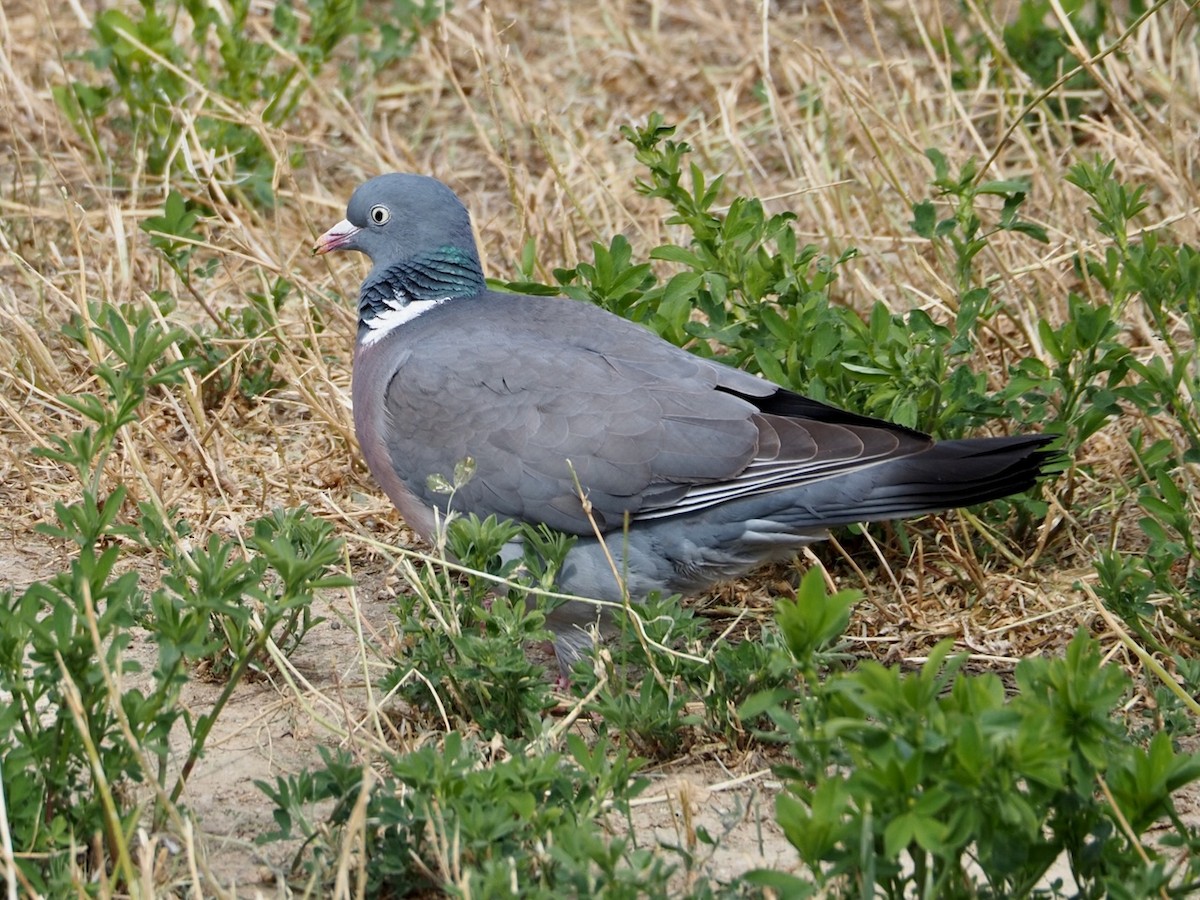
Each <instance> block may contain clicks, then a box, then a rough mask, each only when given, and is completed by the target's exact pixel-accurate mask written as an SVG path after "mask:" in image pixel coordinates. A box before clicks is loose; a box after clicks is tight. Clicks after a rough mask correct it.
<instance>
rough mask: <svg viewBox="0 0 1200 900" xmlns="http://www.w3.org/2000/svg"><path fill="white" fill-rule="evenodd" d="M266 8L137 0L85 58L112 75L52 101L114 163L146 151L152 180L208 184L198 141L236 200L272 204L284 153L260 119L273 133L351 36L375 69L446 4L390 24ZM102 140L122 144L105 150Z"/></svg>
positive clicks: (239, 0) (347, 0)
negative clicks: (191, 147) (265, 13)
mask: <svg viewBox="0 0 1200 900" xmlns="http://www.w3.org/2000/svg"><path fill="white" fill-rule="evenodd" d="M270 10H271V13H270V16H269V19H268V20H266V21H257V20H258V19H259V17H260V16H261V13H260V12H259V11H258V10H257V9H256V7H255V5H254V4H252V3H251V2H250V0H231V2H229V3H227V4H218V3H215V2H213V0H171V2H169V3H157V2H154V0H140V3H139V8H138V9H136V10H135V11H133V12H127V11H125V10H124V9H119V8H115V7H114V8H111V9H106V10H103V11H102V12H100V13H99V15H97V16H96V19H95V24H94V26H93V28H92V37H93V40H94V42H95V46H94V48H93V49H91V50H90V51H88V52H87V53H85V54H84V57H85V58H86V59H87V61H88V62H90V63H91V65H92V67H93V68H94V69H95V70H96V71H97V72H98V73H102V74H103V76H105V77H103V78H102V79H101V80H100V81H99V83H88V82H82V81H74V82H71V83H69V84H65V85H58V86H57V87H56V88H55V91H54V93H55V98H56V100H57V101H58V104H59V106H60V108H61V109H62V110H63V111H64V112H65V113H66V115H67V116H68V118H69V119H70V120H71V121H72V122H73V123H74V124H75V127H76V128H77V129H78V130H79V131H80V133H81V134H83V135H84V136H85V137H87V138H88V140H89V143H90V144H91V145H92V147H93V149H94V150H95V151H96V152H97V154H98V155H99V156H100V157H101V159H102V160H104V161H106V162H108V161H109V159H110V154H111V155H112V156H113V157H114V158H116V159H118V160H123V161H126V162H129V161H132V160H134V159H136V158H137V154H138V153H143V154H144V155H145V164H146V168H147V169H148V170H149V172H150V173H151V174H152V175H164V176H168V182H171V183H173V182H176V181H183V182H189V181H195V180H197V179H200V180H202V179H203V178H204V177H206V176H207V175H208V174H209V173H207V172H203V173H201V172H194V171H191V168H192V167H193V166H194V163H193V162H189V161H188V160H189V156H191V155H192V154H190V153H188V152H185V150H184V144H185V143H190V142H191V141H192V140H193V139H194V140H195V141H196V142H198V143H197V146H198V147H199V148H202V149H203V152H204V153H205V154H206V155H207V156H208V158H209V160H211V164H212V166H213V167H214V168H215V173H213V174H217V175H220V176H223V178H222V181H223V182H224V183H225V190H226V193H227V194H228V195H230V196H233V197H240V198H241V199H242V200H243V201H244V202H247V203H249V204H251V205H266V206H269V205H272V204H273V203H274V202H275V193H274V184H275V177H276V168H277V165H278V164H279V159H278V157H279V156H280V152H279V150H278V148H276V147H273V146H271V144H270V143H269V142H268V140H267V138H266V137H265V136H264V131H263V129H262V126H261V125H259V124H258V121H257V120H260V121H261V123H263V124H265V125H266V126H267V127H268V128H271V127H278V126H281V125H282V124H283V123H286V122H287V121H288V120H289V119H291V118H292V117H293V116H294V115H295V113H296V110H297V109H298V107H299V105H300V101H301V100H302V99H303V97H304V95H305V94H306V92H307V91H308V89H309V87H310V85H311V84H312V82H313V79H314V78H315V77H316V76H317V75H318V74H319V73H320V72H321V70H322V69H324V68H325V67H326V66H327V65H329V63H330V62H332V61H333V59H334V55H335V51H336V50H337V48H338V47H339V46H340V45H341V44H342V43H343V42H345V41H346V40H347V39H348V38H350V37H358V38H359V39H360V48H359V54H360V55H361V56H363V57H367V56H369V57H370V59H371V60H372V62H373V65H374V66H375V67H377V68H378V67H381V66H383V65H387V64H389V63H390V62H393V61H394V60H396V59H399V58H401V57H402V56H404V55H405V54H406V53H407V51H408V48H409V47H411V45H412V42H413V41H414V40H415V39H416V35H417V34H418V33H419V30H420V28H421V27H423V26H426V25H428V24H430V23H431V22H433V21H435V20H436V18H437V17H438V16H439V15H440V14H441V12H442V10H443V4H441V3H433V2H427V3H415V2H411V0H395V2H393V3H392V5H391V7H390V9H389V10H388V15H387V16H381V17H380V18H381V20H382V21H383V25H382V26H380V25H379V23H377V22H375V21H373V20H372V19H371V18H367V17H366V16H365V15H364V12H363V10H362V9H361V4H360V3H359V2H358V0H313V2H310V3H307V4H305V6H304V9H303V14H301V12H300V11H298V10H297V9H296V8H295V7H294V5H293V4H291V3H277V4H274V5H272V6H271V7H270ZM259 26H261V27H262V28H263V31H264V32H265V33H262V32H260V31H259ZM260 34H261V36H260ZM367 38H369V39H370V40H369V45H368V44H366V43H362V41H363V40H364V39H367ZM372 47H373V49H372ZM101 124H103V128H101V127H100V126H101ZM102 133H103V134H114V135H116V136H118V137H119V138H121V139H122V140H120V141H119V142H117V143H114V144H112V145H110V146H102V145H101V140H100V136H101V134H102ZM114 168H117V167H114Z"/></svg>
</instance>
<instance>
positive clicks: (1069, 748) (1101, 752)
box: [744, 574, 1200, 897]
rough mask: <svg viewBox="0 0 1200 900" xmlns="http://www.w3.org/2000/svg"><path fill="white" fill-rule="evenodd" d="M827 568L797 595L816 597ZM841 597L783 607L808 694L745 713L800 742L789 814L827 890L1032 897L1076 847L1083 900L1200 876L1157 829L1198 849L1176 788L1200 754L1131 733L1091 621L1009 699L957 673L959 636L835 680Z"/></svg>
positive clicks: (787, 797) (1019, 673)
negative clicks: (823, 659) (823, 660)
mask: <svg viewBox="0 0 1200 900" xmlns="http://www.w3.org/2000/svg"><path fill="white" fill-rule="evenodd" d="M818 578H819V576H817V575H816V574H810V575H809V576H807V577H806V579H805V582H806V584H805V585H804V586H803V588H802V590H804V591H805V592H806V593H808V594H813V593H821V592H822V589H821V586H820V583H819V580H818ZM809 582H811V584H810V583H809ZM806 599H807V600H810V601H811V600H812V599H813V598H812V596H808V597H806ZM831 600H832V601H833V602H831V603H830V604H829V606H830V607H831V608H830V609H823V608H822V604H821V603H810V602H806V603H796V604H784V605H782V606H781V610H780V626H781V631H782V632H783V634H784V637H785V640H786V641H787V643H788V646H789V649H790V651H791V653H792V656H793V657H794V659H795V660H796V664H797V666H798V668H799V670H800V672H801V675H802V684H803V688H802V690H801V691H799V692H797V693H795V694H792V695H788V694H786V693H783V692H779V691H776V692H773V693H769V694H764V695H761V696H758V697H755V698H751V700H749V701H748V702H747V704H746V707H747V708H746V709H745V710H744V712H745V713H747V714H751V713H758V712H767V713H768V714H769V715H771V716H772V718H773V719H775V721H776V722H777V724H778V725H779V726H780V730H781V731H782V732H783V733H784V734H786V735H788V736H789V738H788V741H789V744H790V745H791V748H792V753H793V758H794V763H793V764H792V765H790V766H786V767H784V768H783V769H782V770H781V774H783V775H785V777H786V778H787V779H788V782H789V787H788V790H787V792H786V793H784V794H782V795H780V797H779V799H778V803H777V812H778V816H779V822H780V825H781V826H782V827H783V830H784V833H785V834H786V836H787V838H788V840H789V841H790V842H791V843H792V845H793V846H794V847H795V848H796V849H797V851H798V852H799V854H800V858H801V860H802V861H803V862H804V863H805V864H806V866H807V867H808V869H809V870H810V871H811V873H812V875H813V877H814V878H815V880H816V883H817V885H818V886H819V888H820V889H821V890H822V891H823V892H824V894H823V895H829V896H851V895H854V896H862V895H867V896H885V897H907V896H912V894H913V893H914V892H916V893H919V894H923V895H926V896H938V897H975V896H979V895H980V892H981V891H984V892H986V893H987V894H988V895H989V896H1028V895H1030V894H1031V893H1034V892H1036V891H1038V890H1042V889H1044V887H1045V878H1046V873H1047V872H1048V871H1049V868H1050V866H1051V864H1052V863H1054V862H1055V860H1057V859H1058V858H1059V857H1060V856H1061V855H1064V854H1065V856H1066V859H1067V861H1068V862H1069V864H1070V868H1071V874H1072V877H1073V878H1074V880H1075V883H1076V885H1078V888H1079V890H1080V895H1081V896H1088V897H1092V896H1149V895H1151V894H1154V893H1156V892H1158V891H1159V890H1168V891H1171V890H1179V889H1181V886H1183V885H1189V884H1194V882H1195V880H1196V878H1197V875H1198V874H1200V872H1198V871H1197V864H1196V862H1195V860H1194V857H1188V856H1186V855H1184V856H1180V855H1177V854H1175V853H1174V852H1173V851H1171V850H1170V849H1165V848H1156V847H1154V846H1153V845H1151V844H1149V843H1148V842H1147V841H1146V840H1145V837H1144V836H1145V834H1146V831H1147V829H1148V828H1149V827H1150V825H1151V824H1152V823H1153V822H1155V821H1157V820H1159V819H1160V818H1161V817H1163V816H1166V817H1167V818H1168V819H1169V820H1170V822H1171V825H1172V828H1173V829H1174V833H1173V843H1172V844H1171V845H1170V846H1191V847H1195V846H1197V841H1198V840H1200V835H1198V834H1197V833H1196V831H1195V829H1193V828H1191V827H1189V826H1188V825H1186V823H1184V822H1183V821H1182V819H1181V818H1180V816H1179V815H1178V813H1177V812H1176V810H1175V808H1174V805H1173V802H1172V795H1173V794H1175V793H1176V792H1177V791H1178V790H1179V789H1180V788H1182V787H1183V786H1185V785H1187V784H1190V783H1192V782H1194V781H1196V780H1198V779H1200V754H1188V753H1180V752H1179V751H1178V750H1177V749H1175V748H1174V747H1173V745H1172V743H1171V739H1170V736H1169V735H1167V734H1165V733H1159V734H1157V735H1156V736H1155V737H1154V738H1153V739H1152V740H1151V741H1150V743H1149V746H1147V747H1141V746H1139V745H1138V744H1137V743H1135V742H1134V741H1132V740H1131V739H1130V738H1129V737H1128V735H1127V732H1126V727H1125V725H1124V724H1123V722H1122V721H1121V719H1120V715H1119V713H1120V709H1121V705H1122V703H1123V701H1124V699H1125V697H1126V695H1127V694H1128V692H1129V689H1130V682H1129V679H1128V677H1127V676H1126V675H1125V674H1124V673H1123V672H1122V671H1121V670H1120V669H1118V668H1116V667H1115V666H1106V665H1103V664H1102V662H1101V653H1100V650H1099V647H1098V646H1097V644H1096V642H1095V641H1094V640H1092V639H1091V638H1089V637H1088V636H1087V635H1086V634H1084V633H1082V632H1080V633H1079V634H1077V635H1076V637H1075V638H1074V640H1073V641H1072V642H1071V644H1070V645H1069V647H1068V649H1067V653H1066V656H1065V657H1064V658H1061V659H1042V658H1033V659H1026V660H1024V661H1022V662H1021V663H1019V664H1018V666H1017V670H1016V693H1015V695H1014V696H1012V697H1008V696H1006V692H1005V689H1004V685H1003V684H1002V682H1001V680H1000V678H999V677H998V676H996V675H993V674H984V675H968V674H964V673H963V672H961V671H960V667H961V665H962V662H963V660H962V658H958V659H955V658H952V657H950V656H949V651H950V644H949V642H943V643H942V644H940V645H938V647H937V648H936V649H935V650H934V651H933V652H932V653H931V654H930V656H929V658H928V660H927V661H926V662H925V663H924V664H923V665H922V666H921V668H920V669H919V670H918V671H915V672H909V673H905V672H902V671H901V670H900V669H899V668H898V667H886V668H885V667H884V666H881V665H879V664H877V663H874V662H866V663H863V664H861V665H860V666H859V667H858V668H857V669H856V670H855V671H853V672H847V673H838V672H832V673H822V672H821V671H820V668H819V663H818V657H817V654H818V653H819V652H821V651H822V650H823V649H824V648H827V647H828V645H829V643H830V641H831V640H832V639H834V634H835V632H837V631H838V627H839V626H840V627H844V625H845V618H844V615H845V613H844V609H845V608H846V602H845V598H840V599H839V598H831ZM781 701H783V702H781ZM1039 885H1041V886H1042V887H1039ZM1060 888H1061V885H1060Z"/></svg>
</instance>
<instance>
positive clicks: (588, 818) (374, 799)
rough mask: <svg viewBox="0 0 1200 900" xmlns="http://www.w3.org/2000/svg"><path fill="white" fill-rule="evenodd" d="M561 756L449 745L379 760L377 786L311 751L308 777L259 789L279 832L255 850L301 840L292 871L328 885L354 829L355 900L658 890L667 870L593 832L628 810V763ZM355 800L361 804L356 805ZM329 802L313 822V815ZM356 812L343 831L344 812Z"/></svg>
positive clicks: (452, 737)
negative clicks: (312, 767) (361, 877)
mask: <svg viewBox="0 0 1200 900" xmlns="http://www.w3.org/2000/svg"><path fill="white" fill-rule="evenodd" d="M567 748H568V752H567V753H561V752H558V751H554V750H536V751H535V750H534V749H533V748H532V747H531V748H529V749H528V750H527V751H526V750H521V749H519V748H518V747H512V748H508V747H505V748H499V747H495V746H492V747H488V746H484V745H481V744H478V743H476V742H474V741H471V740H469V739H466V738H463V737H462V736H461V735H459V734H457V733H455V732H450V733H448V734H446V735H445V736H444V737H443V738H442V739H441V741H440V742H439V743H438V744H437V745H433V744H430V745H428V746H425V747H423V748H421V749H419V750H415V751H412V752H409V753H395V754H393V753H388V754H386V755H385V756H384V757H383V758H382V759H381V760H380V761H379V762H380V763H381V764H382V769H383V772H382V774H372V771H371V769H370V768H368V767H366V766H364V765H362V764H359V763H354V762H353V761H352V760H351V759H350V758H349V756H348V755H347V754H345V753H344V752H339V753H335V752H332V751H328V750H322V757H323V760H324V765H323V767H322V768H321V769H319V770H317V771H316V772H305V773H302V774H300V775H294V776H288V777H286V778H283V777H281V778H277V779H276V780H275V783H274V784H268V783H265V782H260V783H259V787H260V789H261V790H262V791H263V792H264V793H265V794H266V795H267V797H268V798H269V799H270V800H271V801H272V802H273V803H274V804H275V820H276V822H277V823H278V825H279V830H278V831H277V832H274V833H272V834H268V835H264V836H263V837H262V838H261V839H260V840H261V841H264V842H265V841H273V840H279V839H286V838H292V837H300V838H303V839H304V846H303V848H302V851H301V854H300V855H299V856H298V857H297V859H296V860H295V862H294V865H293V871H297V872H302V873H305V874H306V876H307V878H309V879H311V878H314V877H316V878H320V879H328V878H329V877H330V875H331V872H330V869H331V868H332V867H333V865H334V864H335V863H336V861H337V860H338V858H339V855H340V853H341V847H342V846H343V842H344V841H345V840H346V834H347V831H348V830H349V829H351V828H356V827H357V828H361V829H363V834H362V847H363V848H364V849H363V853H364V858H363V861H362V866H363V867H364V869H365V881H364V884H363V889H364V890H365V892H366V893H365V895H366V896H371V897H378V896H391V895H392V894H394V893H395V894H400V895H408V894H411V893H414V892H418V891H422V890H438V891H442V892H445V893H447V894H448V895H451V896H463V897H468V896H481V897H482V896H497V895H509V894H511V892H512V891H514V890H515V889H516V888H514V886H519V890H520V893H521V895H522V896H536V897H550V896H553V895H554V894H555V893H557V894H558V895H561V894H562V893H563V892H565V893H567V894H568V895H571V896H604V897H635V896H645V895H646V893H647V892H649V893H651V894H661V893H662V892H664V891H665V890H666V884H667V879H668V878H669V876H670V874H671V868H670V867H668V866H666V865H665V864H664V863H663V862H662V861H661V860H660V859H658V858H657V857H656V856H654V855H653V854H650V853H645V852H641V851H637V850H636V849H635V848H634V847H633V844H632V842H631V841H630V840H628V839H611V838H608V837H607V836H605V835H604V834H603V832H601V831H600V828H599V826H598V825H597V824H596V819H597V818H598V817H600V816H601V814H602V813H603V812H604V811H605V809H606V808H607V806H608V805H609V804H610V803H611V804H614V805H615V807H616V809H617V810H620V809H622V808H626V809H627V804H628V802H629V800H631V799H632V798H634V797H636V796H637V795H638V794H639V793H640V792H641V791H642V790H643V789H644V788H645V787H646V781H645V780H644V779H642V778H638V777H636V771H637V767H638V763H637V761H636V760H634V759H632V758H631V757H630V756H629V755H628V754H627V753H625V752H622V751H618V752H617V753H615V754H610V753H608V752H606V751H605V750H603V749H601V748H598V749H595V750H592V749H589V748H588V747H587V746H586V745H585V744H584V742H583V741H582V740H581V739H580V738H578V737H577V736H570V737H568V738H567ZM363 792H366V793H367V796H366V797H365V798H363V797H362V794H363ZM320 801H333V810H332V812H331V813H330V814H329V815H328V817H327V818H325V819H324V821H314V820H313V819H312V811H311V810H312V805H313V804H315V803H318V802H320ZM364 803H365V816H364V817H360V818H359V822H360V823H361V824H358V825H356V824H355V823H354V821H353V819H352V815H351V813H352V811H353V810H354V808H355V806H356V804H364Z"/></svg>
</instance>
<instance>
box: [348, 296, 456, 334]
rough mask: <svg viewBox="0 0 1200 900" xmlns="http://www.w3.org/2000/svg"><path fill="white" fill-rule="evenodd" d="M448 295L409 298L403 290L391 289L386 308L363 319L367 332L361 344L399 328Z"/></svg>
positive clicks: (443, 300) (436, 304) (447, 298)
mask: <svg viewBox="0 0 1200 900" xmlns="http://www.w3.org/2000/svg"><path fill="white" fill-rule="evenodd" d="M449 299H450V298H449V297H439V298H438V299H437V300H409V299H408V295H407V294H405V293H404V292H403V291H400V290H396V291H393V297H392V298H391V299H389V300H386V301H385V305H386V307H387V308H386V309H384V310H383V311H382V312H378V313H376V314H375V315H373V316H371V318H369V319H365V320H364V322H363V324H365V325H366V326H367V333H366V334H365V335H363V339H362V343H363V346H367V347H369V346H370V345H371V344H374V343H375V342H376V341H378V340H380V339H381V338H382V337H383V336H384V335H386V334H388V333H389V332H391V331H392V329H394V328H399V327H400V326H401V325H403V324H405V323H406V322H411V321H412V320H413V319H415V318H416V317H417V316H419V315H421V313H425V312H429V310H431V309H433V308H434V307H435V306H439V305H440V304H442V303H445V302H446V301H447V300H449Z"/></svg>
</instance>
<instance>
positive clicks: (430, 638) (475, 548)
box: [383, 515, 570, 737]
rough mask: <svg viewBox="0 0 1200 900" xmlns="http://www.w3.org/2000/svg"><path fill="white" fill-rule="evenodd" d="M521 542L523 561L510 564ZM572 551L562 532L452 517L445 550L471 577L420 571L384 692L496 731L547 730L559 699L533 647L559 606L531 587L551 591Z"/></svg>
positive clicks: (406, 602) (545, 635)
mask: <svg viewBox="0 0 1200 900" xmlns="http://www.w3.org/2000/svg"><path fill="white" fill-rule="evenodd" d="M518 535H520V536H521V537H522V540H523V544H524V548H525V553H524V555H523V557H522V558H521V559H512V560H508V561H505V560H503V559H502V557H501V551H502V549H503V548H504V546H505V545H506V544H507V543H508V542H509V541H511V540H513V539H514V538H515V537H517V536H518ZM569 547H570V541H569V540H568V539H566V538H564V537H562V536H560V535H550V534H548V533H546V532H545V531H544V530H543V529H536V528H532V527H529V526H526V527H525V528H524V529H522V527H521V526H518V525H515V524H513V523H511V522H498V521H497V520H496V518H495V517H494V516H489V517H488V518H487V519H483V520H481V519H479V518H478V517H477V516H474V515H470V516H466V517H462V518H453V519H451V521H450V522H449V523H448V524H447V527H446V550H447V551H448V552H449V553H450V554H451V555H452V556H453V558H455V559H457V560H458V561H460V562H461V563H462V565H463V566H464V567H465V569H466V570H468V571H467V573H466V574H465V575H464V578H463V581H464V583H460V582H459V581H458V579H457V578H456V577H455V576H454V574H453V573H451V572H448V571H442V570H440V569H439V568H436V567H426V568H424V569H423V570H421V571H419V572H416V571H414V573H413V574H414V582H415V583H414V584H413V585H412V587H413V590H411V591H406V592H404V593H402V594H401V595H399V596H398V597H397V601H396V602H397V609H396V612H397V618H398V620H399V622H400V627H401V632H402V635H403V650H404V655H403V656H402V657H401V658H399V659H397V660H396V662H395V664H394V666H393V668H392V671H391V673H390V674H389V675H388V676H387V677H386V678H385V679H384V683H383V688H384V689H385V690H388V691H390V690H391V689H393V688H396V687H398V688H399V694H400V696H401V697H403V698H404V699H406V700H408V701H409V702H411V703H414V704H416V705H417V706H418V707H421V708H426V709H434V708H441V709H444V710H445V711H446V712H448V713H449V714H451V715H453V716H454V717H455V720H456V721H457V720H459V719H461V720H462V721H463V722H464V723H466V722H470V723H473V724H474V725H476V726H478V727H479V728H481V729H483V731H484V732H485V733H487V734H492V733H498V734H501V735H505V736H511V737H520V736H529V735H534V734H537V733H539V732H540V731H541V729H542V727H543V726H542V717H543V715H544V714H545V713H546V711H547V710H548V709H549V708H550V707H551V706H553V700H552V698H551V696H550V684H549V682H548V681H547V679H546V671H545V669H544V668H543V667H542V666H540V665H538V664H536V663H534V662H533V661H532V660H531V659H530V658H529V655H528V653H527V649H528V647H529V645H531V644H533V643H537V642H542V641H546V640H548V639H549V638H550V632H549V631H547V630H546V624H545V622H546V612H547V610H548V609H549V608H550V601H547V599H546V598H545V597H543V596H540V595H538V594H530V592H529V591H528V590H527V589H526V588H540V589H541V590H549V589H550V588H551V587H552V586H553V581H554V578H555V576H556V575H557V572H558V568H559V566H560V565H561V563H562V559H563V557H564V556H565V554H566V552H567V550H568V549H569ZM506 581H507V583H509V584H511V585H513V586H512V587H504V583H505V582H506Z"/></svg>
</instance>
